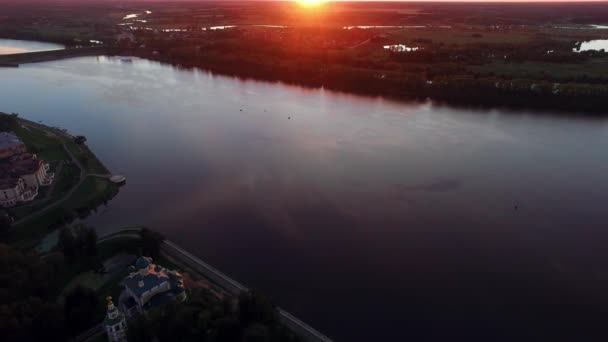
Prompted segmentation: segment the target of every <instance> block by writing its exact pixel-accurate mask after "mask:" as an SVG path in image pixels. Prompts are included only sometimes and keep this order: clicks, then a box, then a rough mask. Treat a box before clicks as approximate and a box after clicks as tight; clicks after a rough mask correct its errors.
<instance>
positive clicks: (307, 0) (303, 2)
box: [296, 0, 325, 7]
mask: <svg viewBox="0 0 608 342" xmlns="http://www.w3.org/2000/svg"><path fill="white" fill-rule="evenodd" d="M296 2H297V3H298V4H299V5H300V6H302V7H319V6H321V5H323V4H324V3H325V0H297V1H296Z"/></svg>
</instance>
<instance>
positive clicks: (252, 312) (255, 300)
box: [238, 291, 277, 326]
mask: <svg viewBox="0 0 608 342" xmlns="http://www.w3.org/2000/svg"><path fill="white" fill-rule="evenodd" d="M238 306H239V321H240V322H241V323H242V324H243V325H245V326H247V325H249V324H252V323H261V324H265V325H274V324H275V323H276V321H277V319H276V308H275V306H274V305H273V304H272V303H271V302H270V301H269V300H268V299H266V297H264V296H262V295H260V294H258V293H256V292H253V291H250V292H243V293H241V295H240V296H239V305H238Z"/></svg>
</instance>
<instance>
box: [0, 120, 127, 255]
mask: <svg viewBox="0 0 608 342" xmlns="http://www.w3.org/2000/svg"><path fill="white" fill-rule="evenodd" d="M1 115H4V114H1ZM18 123H19V125H18V127H17V128H16V129H15V132H16V133H17V135H18V136H19V137H20V138H21V139H22V140H23V142H24V143H25V145H26V147H27V149H28V151H29V152H32V153H36V154H38V156H39V158H41V159H42V160H44V161H45V162H48V163H49V164H50V165H51V169H50V170H49V172H54V173H55V179H54V181H53V184H52V185H51V186H49V187H41V188H40V190H39V195H38V197H37V198H36V199H35V200H34V201H33V202H29V203H25V204H23V205H20V206H17V207H13V208H9V209H8V210H7V212H8V213H9V215H10V216H11V217H13V219H14V223H13V225H12V227H11V229H9V230H8V231H6V232H3V233H2V235H1V238H2V240H3V241H7V242H9V243H11V244H14V245H15V246H19V247H21V248H31V247H33V246H35V245H36V244H38V243H39V241H40V240H41V239H42V238H43V237H44V236H45V235H47V234H48V233H50V232H52V231H53V230H55V229H57V228H59V227H60V226H62V225H64V224H66V223H69V222H71V221H72V220H73V219H75V218H77V217H80V218H84V217H86V216H87V215H88V213H89V212H90V211H91V210H95V208H97V207H98V206H100V205H102V204H104V203H106V202H107V201H109V200H110V199H112V197H114V196H115V195H116V194H117V193H118V187H117V186H116V185H114V184H113V183H111V182H110V181H109V180H108V179H107V178H104V177H103V176H104V175H107V174H109V171H108V169H107V168H106V167H105V166H104V165H103V163H102V162H101V161H100V160H99V159H97V157H96V156H95V155H94V154H93V153H92V151H91V150H90V149H89V148H88V147H87V146H86V145H78V144H76V143H75V142H74V140H73V138H72V136H70V135H69V134H67V133H66V132H65V131H62V130H60V129H57V128H52V127H48V126H45V125H42V124H39V123H35V122H32V121H29V120H26V119H18Z"/></svg>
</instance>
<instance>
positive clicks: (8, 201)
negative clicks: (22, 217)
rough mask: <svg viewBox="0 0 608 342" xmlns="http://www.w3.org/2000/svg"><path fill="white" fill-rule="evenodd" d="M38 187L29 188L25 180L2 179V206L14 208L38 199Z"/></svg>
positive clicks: (0, 200) (0, 188)
mask: <svg viewBox="0 0 608 342" xmlns="http://www.w3.org/2000/svg"><path fill="white" fill-rule="evenodd" d="M37 195H38V187H36V188H35V189H32V188H28V187H27V186H26V184H25V181H24V180H23V178H3V179H0V206H3V207H12V206H14V205H16V204H18V203H22V202H28V201H31V200H33V199H34V198H36V196H37Z"/></svg>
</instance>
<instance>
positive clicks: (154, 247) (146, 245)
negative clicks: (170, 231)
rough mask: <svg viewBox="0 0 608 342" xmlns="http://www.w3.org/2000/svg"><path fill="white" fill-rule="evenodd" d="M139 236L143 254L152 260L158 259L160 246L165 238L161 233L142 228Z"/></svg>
mask: <svg viewBox="0 0 608 342" xmlns="http://www.w3.org/2000/svg"><path fill="white" fill-rule="evenodd" d="M139 235H140V237H141V245H142V249H143V251H142V252H143V254H144V255H149V256H151V257H153V258H156V257H158V256H159V255H160V246H161V245H162V243H163V241H165V237H164V236H163V235H162V234H161V233H158V232H155V231H153V230H150V229H148V228H143V229H142V230H141V231H140V233H139Z"/></svg>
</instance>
